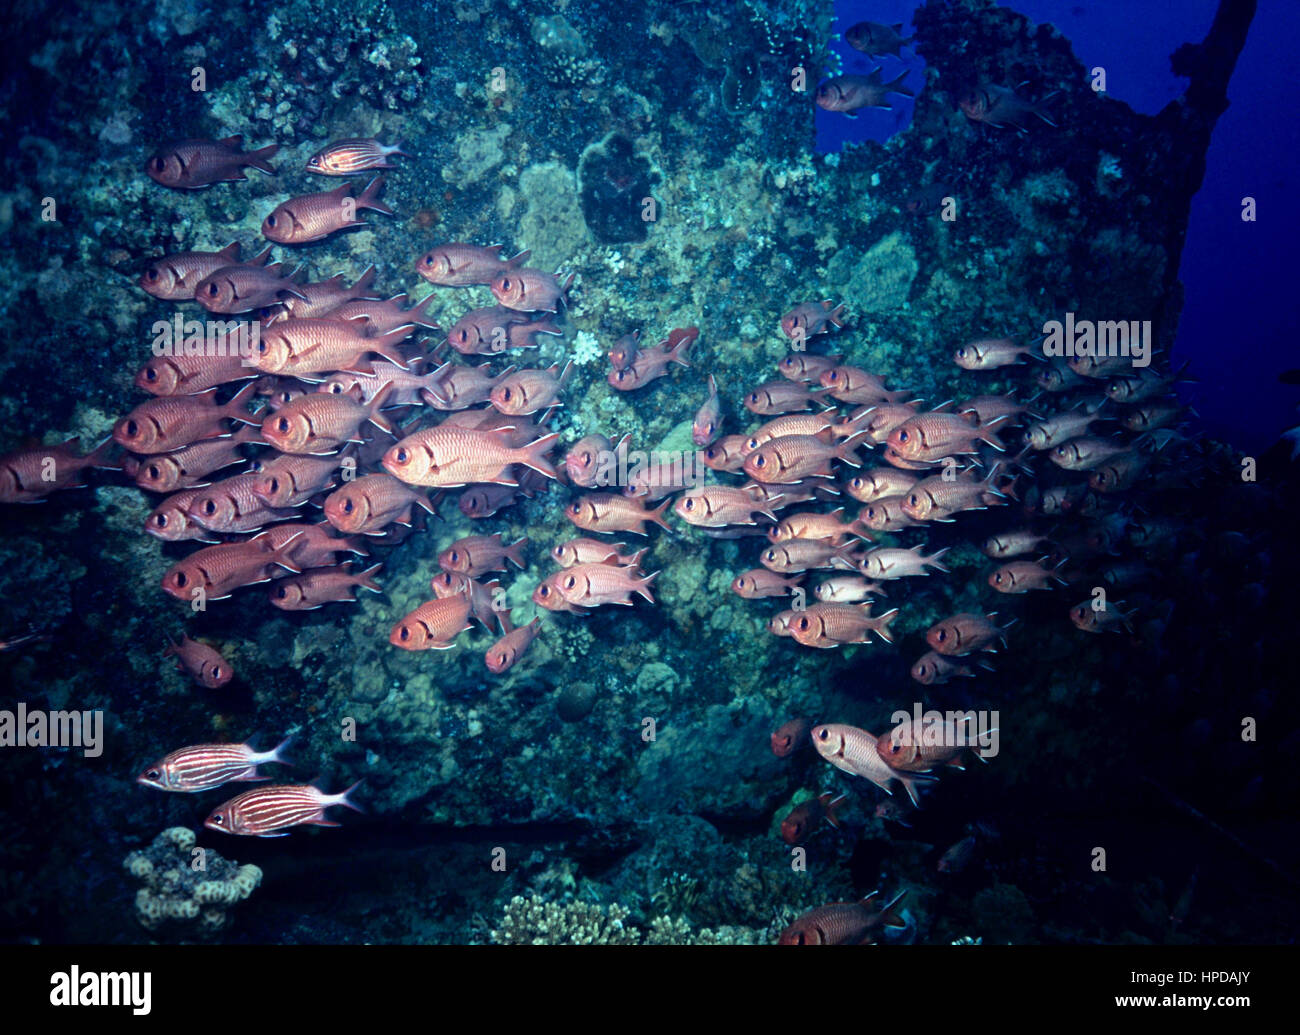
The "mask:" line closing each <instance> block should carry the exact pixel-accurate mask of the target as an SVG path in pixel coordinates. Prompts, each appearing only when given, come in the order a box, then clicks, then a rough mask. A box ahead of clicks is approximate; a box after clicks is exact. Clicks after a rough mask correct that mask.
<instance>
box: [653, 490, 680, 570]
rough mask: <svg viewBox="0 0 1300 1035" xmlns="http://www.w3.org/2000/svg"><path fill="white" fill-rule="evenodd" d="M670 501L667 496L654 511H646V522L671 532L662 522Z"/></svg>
mask: <svg viewBox="0 0 1300 1035" xmlns="http://www.w3.org/2000/svg"><path fill="white" fill-rule="evenodd" d="M672 501H673V500H672V497H671V496H669V497H668V498H667V499H666V500H664V501H663V502H662V503H661V504H659V506H657V507H655V509H654V510H651V511H648V512H647V513H646V520H647V521H653V522H654V523H655V524H656V525H658V526H659V527H660V528H663V529H666V530H667V531H669V532H672V531H673V529H672V526H671V525H669V524H668V522H667V521H665V520H664V511H666V510H667V509H668V504H670V503H672ZM675 534H676V533H674V535H675ZM655 574H658V572H656V573H655Z"/></svg>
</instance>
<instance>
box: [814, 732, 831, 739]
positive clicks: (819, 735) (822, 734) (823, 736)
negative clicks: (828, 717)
mask: <svg viewBox="0 0 1300 1035" xmlns="http://www.w3.org/2000/svg"><path fill="white" fill-rule="evenodd" d="M830 735H831V731H830V730H828V729H820V730H818V731H817V739H818V740H825V739H826V738H827V737H829V736H830Z"/></svg>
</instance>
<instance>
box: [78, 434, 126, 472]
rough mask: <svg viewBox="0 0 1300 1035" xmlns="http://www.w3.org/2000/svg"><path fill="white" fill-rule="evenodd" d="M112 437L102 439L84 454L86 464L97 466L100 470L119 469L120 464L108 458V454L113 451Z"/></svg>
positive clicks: (120, 467)
mask: <svg viewBox="0 0 1300 1035" xmlns="http://www.w3.org/2000/svg"><path fill="white" fill-rule="evenodd" d="M113 445H114V443H113V439H112V437H111V436H110V437H109V438H106V439H104V441H103V442H101V443H100V444H99V445H97V446H96V447H95V448H94V449H92V450H91V451H90V452H89V453H87V454H86V466H87V467H97V468H99V469H100V470H101V471H120V470H121V469H122V465H121V464H120V463H117V462H115V461H112V460H109V458H108V457H109V454H111V453H112V452H113Z"/></svg>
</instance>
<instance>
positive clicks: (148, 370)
mask: <svg viewBox="0 0 1300 1035" xmlns="http://www.w3.org/2000/svg"><path fill="white" fill-rule="evenodd" d="M144 379H145V380H146V381H149V382H150V383H152V382H154V381H157V380H158V371H157V370H155V369H154V368H153V367H145V368H144Z"/></svg>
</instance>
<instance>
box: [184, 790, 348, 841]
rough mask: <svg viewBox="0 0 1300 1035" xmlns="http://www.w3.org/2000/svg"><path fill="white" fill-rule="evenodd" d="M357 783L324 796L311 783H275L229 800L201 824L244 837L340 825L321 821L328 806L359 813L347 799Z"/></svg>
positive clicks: (275, 834)
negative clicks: (342, 807)
mask: <svg viewBox="0 0 1300 1035" xmlns="http://www.w3.org/2000/svg"><path fill="white" fill-rule="evenodd" d="M360 784H361V781H360V780H358V781H357V782H356V783H354V784H353V785H352V786H351V787H349V788H348V789H347V790H346V791H343V792H342V793H340V794H326V793H325V792H324V791H322V790H321V789H320V788H319V787H314V786H312V785H311V784H275V785H273V786H271V787H256V788H254V789H253V790H251V791H245V792H244V793H243V794H240V795H238V796H236V797H234V798H231V799H230V800H229V801H228V802H226V803H225V804H223V805H219V806H218V807H217V808H215V809H213V810H212V813H211V814H210V815H209V816H208V818H207V820H206V821H205V822H204V824H203V825H204V826H205V827H207V828H208V829H209V830H220V831H223V832H225V833H227V834H239V835H242V836H244V837H284V836H285V834H286V833H287V832H288V829H289V828H290V827H296V826H317V827H337V826H341V825H342V824H340V823H336V822H334V820H332V819H326V818H325V810H326V809H328V808H329V807H330V806H331V805H345V806H347V807H348V808H350V809H352V810H353V811H355V812H360V811H362V810H361V809H360V808H359V807H358V806H356V805H354V804H353V803H352V801H351V799H350V798H349V797H348V795H350V794H351V793H352V792H353V791H354V790H356V788H357V787H359V786H360Z"/></svg>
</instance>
